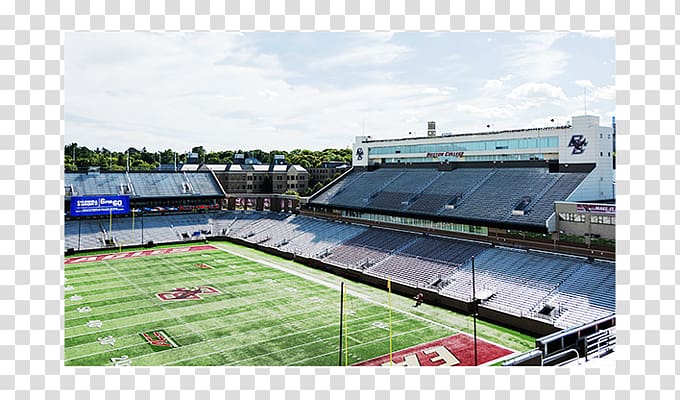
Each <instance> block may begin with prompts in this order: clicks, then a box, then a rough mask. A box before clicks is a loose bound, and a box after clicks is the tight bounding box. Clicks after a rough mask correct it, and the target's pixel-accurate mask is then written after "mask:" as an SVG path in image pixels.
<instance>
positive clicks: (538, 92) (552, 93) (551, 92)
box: [508, 82, 567, 100]
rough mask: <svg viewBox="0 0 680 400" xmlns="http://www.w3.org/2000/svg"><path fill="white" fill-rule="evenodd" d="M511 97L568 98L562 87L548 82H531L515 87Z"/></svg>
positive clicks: (528, 98) (530, 98)
mask: <svg viewBox="0 0 680 400" xmlns="http://www.w3.org/2000/svg"><path fill="white" fill-rule="evenodd" d="M508 97H509V98H511V99H522V100H535V99H538V98H543V99H554V100H567V96H566V95H565V94H564V91H563V90H562V88H559V87H557V86H553V85H550V84H548V83H536V82H529V83H525V84H523V85H521V86H518V87H516V88H514V89H513V90H512V91H511V92H510V94H509V95H508Z"/></svg>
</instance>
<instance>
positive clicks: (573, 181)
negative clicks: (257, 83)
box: [310, 168, 587, 227]
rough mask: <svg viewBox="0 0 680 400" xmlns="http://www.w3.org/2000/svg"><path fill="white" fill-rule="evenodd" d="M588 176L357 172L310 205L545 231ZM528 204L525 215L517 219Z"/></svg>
mask: <svg viewBox="0 0 680 400" xmlns="http://www.w3.org/2000/svg"><path fill="white" fill-rule="evenodd" d="M586 176H587V173H573V172H572V173H550V172H548V169H547V168H459V169H455V170H453V171H437V170H434V169H422V168H382V169H377V170H375V171H370V172H369V171H361V170H356V171H352V172H350V173H348V174H347V175H346V176H345V177H343V179H341V180H339V181H338V182H336V183H335V184H334V185H332V186H331V187H330V188H328V189H327V190H325V191H323V192H321V193H319V194H318V195H316V196H315V197H313V198H312V199H311V200H310V204H312V205H317V206H331V207H341V208H347V209H354V210H359V211H366V212H380V211H384V210H390V211H399V212H400V213H403V214H404V215H409V214H411V215H432V216H446V217H451V218H454V219H457V220H460V221H461V222H465V221H466V220H470V221H475V222H476V223H478V221H487V222H489V223H498V222H507V223H512V224H516V225H528V226H540V227H544V226H545V224H546V221H547V220H548V218H549V217H550V216H551V215H552V214H553V212H554V205H553V204H554V202H555V201H563V200H566V199H567V198H568V197H569V195H570V194H571V193H572V192H573V191H574V190H575V189H576V187H577V186H578V185H579V184H580V183H581V182H582V181H583V179H584V178H585V177H586ZM525 198H528V204H527V205H526V208H524V213H523V215H516V214H513V210H514V209H515V206H516V205H517V204H518V203H520V202H521V201H522V200H523V199H525Z"/></svg>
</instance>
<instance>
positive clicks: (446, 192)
mask: <svg viewBox="0 0 680 400" xmlns="http://www.w3.org/2000/svg"><path fill="white" fill-rule="evenodd" d="M614 143H615V123H614V121H612V126H609V127H607V126H601V124H600V120H599V117H596V116H588V115H584V116H574V117H573V118H572V121H571V122H570V123H568V124H567V125H563V126H549V127H545V128H536V129H534V128H531V129H518V130H509V131H497V132H494V131H486V132H477V133H464V134H463V133H460V134H453V133H445V134H438V133H437V132H436V130H435V123H433V122H432V123H429V124H428V134H427V136H423V137H406V138H402V139H392V140H372V138H371V137H369V136H359V137H357V138H356V141H355V143H354V144H353V148H352V151H353V162H352V165H351V167H350V168H347V169H344V170H343V172H342V174H341V175H340V176H338V177H337V178H335V179H334V180H333V181H332V182H330V184H328V185H326V186H324V187H323V188H322V189H321V190H319V191H317V192H316V193H314V194H312V195H311V196H310V197H306V198H305V197H298V196H293V195H287V194H280V193H273V194H267V193H256V194H255V193H247V192H245V191H243V192H239V191H228V190H225V187H224V185H222V184H221V183H220V180H219V179H218V178H217V176H216V173H215V169H214V168H211V167H210V166H203V167H204V168H202V166H198V167H192V168H186V169H184V168H181V167H180V168H177V170H174V171H149V172H102V171H98V170H92V171H88V172H69V173H65V194H66V195H65V204H64V205H65V214H66V215H65V249H64V250H65V255H66V257H65V278H66V281H65V347H64V348H65V364H66V365H70V366H111V365H120V366H122V365H131V366H154V365H173V366H179V365H206V366H212V365H233V366H253V365H266V366H274V365H286V366H289V365H290V366H301V365H314V366H320V365H324V366H337V365H343V366H349V365H357V366H360V365H374V366H384V365H407V366H416V365H421V366H473V365H566V364H570V363H582V362H589V361H592V360H593V359H597V358H600V357H605V356H607V355H608V354H610V353H612V352H613V351H614V349H615V344H616V318H615V272H616V269H615V263H614V260H615V256H614V254H615V251H614V249H613V248H612V247H607V246H603V245H601V243H603V242H606V241H607V240H609V241H610V242H613V240H614V239H615V238H614V228H615V205H614V193H615V182H614V172H615V158H614V157H615V152H614ZM574 238H578V239H580V240H574ZM415 297H418V298H422V304H421V301H420V300H418V301H415V300H414V298H415Z"/></svg>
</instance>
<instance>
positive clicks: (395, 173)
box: [328, 169, 404, 207]
mask: <svg viewBox="0 0 680 400" xmlns="http://www.w3.org/2000/svg"><path fill="white" fill-rule="evenodd" d="M403 173H404V172H403V171H402V170H399V169H378V170H375V171H373V172H366V173H363V174H361V176H359V177H357V178H355V179H353V181H352V183H350V184H348V185H343V188H342V190H341V191H339V192H338V193H337V194H336V195H335V196H333V197H331V198H330V199H329V201H328V204H331V205H338V206H347V207H366V205H367V204H368V203H369V201H370V200H371V198H372V195H373V194H374V193H376V192H377V191H379V190H381V188H382V186H386V185H388V184H389V183H391V182H392V181H393V180H395V179H396V178H397V177H399V176H400V175H401V174H403Z"/></svg>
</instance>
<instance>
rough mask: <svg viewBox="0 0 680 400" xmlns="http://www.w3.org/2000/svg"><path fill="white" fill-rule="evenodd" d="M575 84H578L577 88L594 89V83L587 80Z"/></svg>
mask: <svg viewBox="0 0 680 400" xmlns="http://www.w3.org/2000/svg"><path fill="white" fill-rule="evenodd" d="M574 83H576V86H578V87H582V88H592V87H593V82H591V81H589V80H587V79H583V80H577V81H576V82H574Z"/></svg>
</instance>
